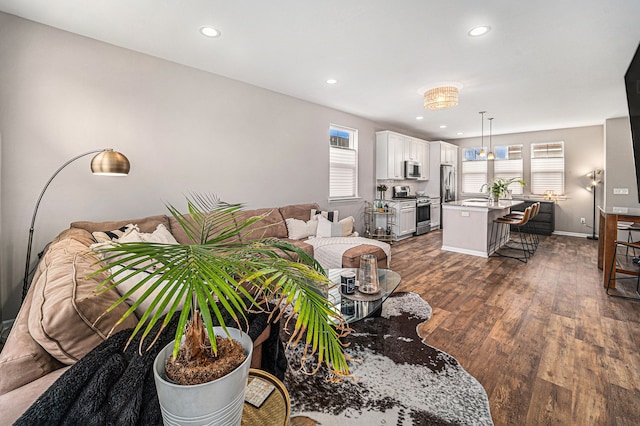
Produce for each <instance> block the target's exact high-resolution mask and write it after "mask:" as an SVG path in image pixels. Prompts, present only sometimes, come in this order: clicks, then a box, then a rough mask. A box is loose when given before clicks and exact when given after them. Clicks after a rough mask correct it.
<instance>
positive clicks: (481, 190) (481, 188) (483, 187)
mask: <svg viewBox="0 0 640 426" xmlns="http://www.w3.org/2000/svg"><path fill="white" fill-rule="evenodd" d="M488 187H489V184H488V183H484V184H482V186H481V187H480V192H481V193H482V192H484V189H485V188H488Z"/></svg>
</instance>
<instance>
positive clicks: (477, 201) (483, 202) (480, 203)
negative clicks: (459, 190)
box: [462, 198, 489, 207]
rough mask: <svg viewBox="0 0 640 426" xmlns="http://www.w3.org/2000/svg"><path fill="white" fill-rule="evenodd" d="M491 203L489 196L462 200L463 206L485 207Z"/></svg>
mask: <svg viewBox="0 0 640 426" xmlns="http://www.w3.org/2000/svg"><path fill="white" fill-rule="evenodd" d="M488 205H489V200H488V199H487V198H469V199H468V200H462V206H465V207H485V206H488Z"/></svg>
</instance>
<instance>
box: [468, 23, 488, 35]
mask: <svg viewBox="0 0 640 426" xmlns="http://www.w3.org/2000/svg"><path fill="white" fill-rule="evenodd" d="M489 31H491V27H490V26H488V25H480V26H477V27H473V28H471V29H470V30H469V32H468V33H467V34H469V37H480V36H483V35H485V34H486V33H488V32H489Z"/></svg>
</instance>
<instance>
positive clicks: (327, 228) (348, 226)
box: [316, 216, 354, 238]
mask: <svg viewBox="0 0 640 426" xmlns="http://www.w3.org/2000/svg"><path fill="white" fill-rule="evenodd" d="M353 222H354V219H353V216H349V217H345V218H344V219H342V220H341V221H340V222H337V223H334V222H329V221H328V220H327V219H325V218H324V217H322V216H319V217H318V231H317V232H316V236H317V237H323V238H328V237H349V236H351V235H352V234H353Z"/></svg>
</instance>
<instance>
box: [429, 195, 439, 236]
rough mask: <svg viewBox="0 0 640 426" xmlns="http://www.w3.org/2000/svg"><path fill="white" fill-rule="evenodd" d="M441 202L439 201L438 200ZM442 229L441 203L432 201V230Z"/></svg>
mask: <svg viewBox="0 0 640 426" xmlns="http://www.w3.org/2000/svg"><path fill="white" fill-rule="evenodd" d="M438 200H439V199H438ZM436 229H440V202H439V201H438V202H435V201H434V200H433V199H432V200H431V230H432V231H433V230H436Z"/></svg>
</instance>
